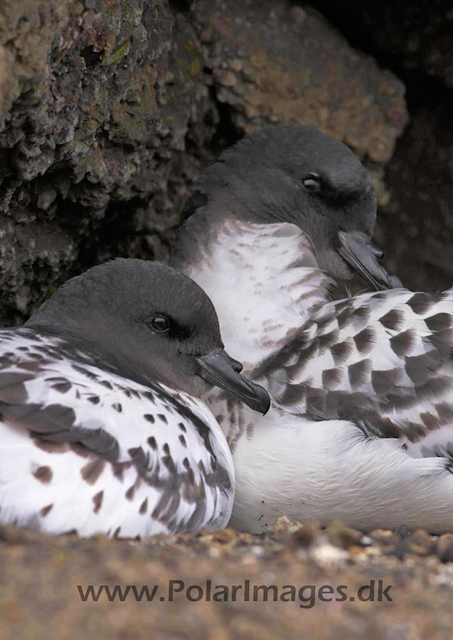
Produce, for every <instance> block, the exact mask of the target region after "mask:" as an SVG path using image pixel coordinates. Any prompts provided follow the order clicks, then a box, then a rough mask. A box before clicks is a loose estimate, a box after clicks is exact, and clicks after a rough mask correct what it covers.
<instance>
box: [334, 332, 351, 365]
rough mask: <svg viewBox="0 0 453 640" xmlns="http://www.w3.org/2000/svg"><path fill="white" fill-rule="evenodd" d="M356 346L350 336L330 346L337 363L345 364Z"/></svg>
mask: <svg viewBox="0 0 453 640" xmlns="http://www.w3.org/2000/svg"><path fill="white" fill-rule="evenodd" d="M353 349H354V347H353V345H352V341H351V339H350V338H347V339H346V340H345V341H344V342H339V343H338V344H335V345H334V346H333V347H331V348H330V352H331V354H332V356H333V359H334V362H335V364H343V362H345V361H346V360H347V359H348V358H349V356H350V355H351V353H352V351H353Z"/></svg>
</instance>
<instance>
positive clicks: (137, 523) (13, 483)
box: [0, 329, 234, 537]
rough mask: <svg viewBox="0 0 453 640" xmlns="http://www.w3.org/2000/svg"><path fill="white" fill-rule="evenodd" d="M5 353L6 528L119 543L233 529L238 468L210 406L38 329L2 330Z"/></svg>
mask: <svg viewBox="0 0 453 640" xmlns="http://www.w3.org/2000/svg"><path fill="white" fill-rule="evenodd" d="M0 350H1V355H0V367H1V368H0V410H1V415H2V421H1V423H0V459H1V462H0V522H1V523H2V524H6V523H10V522H14V523H16V524H18V525H20V526H32V527H35V528H38V529H40V530H43V531H47V532H49V533H62V532H65V531H70V530H75V531H76V532H77V533H78V534H79V535H81V536H88V535H92V534H95V533H99V532H102V533H105V534H107V535H111V536H121V537H136V536H140V537H144V536H149V535H154V534H157V533H170V532H174V531H196V530H197V529H198V528H200V527H201V526H205V527H208V528H209V527H211V528H216V527H222V526H225V525H226V523H227V521H228V518H229V513H230V510H231V501H232V496H233V491H234V480H233V475H232V469H231V461H230V457H229V452H228V449H227V446H226V443H225V442H224V438H223V436H222V434H221V433H220V429H219V427H218V425H217V423H216V421H215V420H214V419H213V417H212V415H211V414H210V412H209V410H207V409H206V407H205V406H204V405H203V403H202V402H201V401H199V400H197V399H195V398H193V397H191V396H189V395H188V394H187V393H184V392H175V391H174V390H172V389H169V388H168V387H166V386H165V385H160V384H155V385H150V386H144V385H140V384H137V383H135V382H133V381H132V380H128V379H125V378H122V377H121V376H118V375H115V374H113V373H109V372H107V371H103V370H102V369H101V368H99V367H97V366H95V365H93V364H90V354H89V353H83V352H79V353H77V352H76V353H74V351H73V350H72V349H70V348H69V349H68V346H67V345H65V343H64V341H62V340H60V339H58V338H55V337H48V336H40V335H35V332H33V331H32V330H30V329H19V330H8V329H4V330H2V331H1V332H0Z"/></svg>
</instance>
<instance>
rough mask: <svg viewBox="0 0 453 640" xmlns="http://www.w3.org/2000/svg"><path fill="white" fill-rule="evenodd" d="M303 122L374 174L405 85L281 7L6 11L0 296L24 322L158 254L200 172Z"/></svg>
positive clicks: (114, 1)
mask: <svg viewBox="0 0 453 640" xmlns="http://www.w3.org/2000/svg"><path fill="white" fill-rule="evenodd" d="M289 121H292V122H311V123H313V124H316V125H317V126H319V127H320V128H321V129H322V130H324V131H325V132H327V133H330V134H331V135H334V136H336V137H338V138H339V139H341V140H344V141H346V142H347V143H348V144H350V145H351V146H352V148H353V149H354V150H355V151H356V152H357V153H358V154H359V155H360V156H361V157H362V158H363V159H364V160H365V161H366V162H367V163H368V164H369V166H370V169H371V170H372V172H373V174H374V176H375V177H376V184H377V186H378V190H379V193H380V196H381V201H385V199H386V197H387V195H386V190H385V187H384V183H383V181H382V175H383V169H384V166H385V165H386V163H388V161H389V159H390V158H391V157H392V154H393V152H394V148H395V142H396V139H397V138H398V136H400V135H401V133H402V131H403V129H404V125H405V123H406V109H405V101H404V86H403V84H402V83H401V82H400V81H399V80H398V79H397V78H396V77H395V76H394V75H393V74H392V73H390V72H389V71H386V70H383V69H381V68H380V67H379V66H378V64H377V63H376V62H375V61H374V60H373V59H372V58H370V57H367V56H365V55H363V54H362V53H360V52H358V51H356V50H354V49H353V48H351V46H350V45H349V44H348V42H347V41H346V40H345V38H344V37H343V36H341V35H340V34H339V33H338V32H337V31H336V30H335V29H333V28H332V27H331V26H329V24H328V23H327V22H326V21H325V20H324V19H323V18H322V17H321V16H320V15H319V14H316V13H315V12H314V11H312V10H311V9H309V8H305V9H303V8H301V7H297V6H296V7H292V6H291V5H290V4H287V3H286V2H284V1H283V0H282V2H273V1H270V0H264V1H262V0H261V1H260V0H248V1H245V2H244V1H243V0H242V1H239V0H229V1H228V2H220V1H219V0H214V1H209V0H199V1H198V2H184V1H182V0H179V1H177V0H173V1H171V0H84V2H81V1H75V0H22V1H21V2H17V0H3V2H2V3H1V5H0V292H1V295H2V302H3V304H2V309H1V312H0V318H1V320H2V321H3V322H6V323H9V322H14V321H17V322H20V321H22V320H23V319H24V317H26V316H27V315H28V314H29V313H30V311H31V310H32V309H33V308H34V307H35V306H36V305H37V304H38V303H39V302H40V301H41V300H42V299H43V298H44V297H46V296H47V295H48V294H49V293H50V292H51V291H52V290H53V288H54V287H55V286H56V285H58V284H59V283H60V282H61V281H63V280H64V279H66V278H67V277H68V276H69V275H73V274H75V273H77V272H79V271H81V270H83V269H85V268H87V267H88V266H90V265H92V264H95V263H96V262H99V261H103V260H105V259H107V258H109V257H112V256H115V255H128V256H141V257H145V258H153V257H154V258H158V259H165V258H166V256H167V254H168V246H169V242H170V241H171V238H172V236H173V233H174V229H175V227H176V226H177V224H178V216H179V211H180V209H181V205H182V202H183V200H184V198H185V197H186V196H187V194H188V192H189V189H190V186H191V184H192V183H193V181H194V180H195V179H196V177H197V175H198V173H199V171H200V168H201V167H202V166H204V165H205V164H206V163H207V162H208V161H209V160H210V159H212V158H213V157H214V155H215V154H216V153H218V151H219V150H220V149H221V148H222V147H223V146H225V145H226V144H229V143H231V142H233V141H234V140H235V139H237V138H238V137H239V136H240V135H242V134H243V133H244V132H245V131H250V130H252V129H256V128H259V127H262V126H265V125H269V124H273V123H277V122H289Z"/></svg>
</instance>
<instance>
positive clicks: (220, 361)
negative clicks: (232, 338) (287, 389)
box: [197, 348, 271, 414]
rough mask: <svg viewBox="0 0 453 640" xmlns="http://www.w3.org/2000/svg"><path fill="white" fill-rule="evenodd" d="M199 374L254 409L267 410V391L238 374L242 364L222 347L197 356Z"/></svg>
mask: <svg viewBox="0 0 453 640" xmlns="http://www.w3.org/2000/svg"><path fill="white" fill-rule="evenodd" d="M197 362H198V365H199V374H198V375H199V376H200V377H202V378H203V380H206V382H209V383H210V384H212V385H215V386H217V387H220V388H221V389H224V390H225V391H228V392H229V393H231V394H232V395H233V396H236V397H237V398H239V400H242V402H245V404H246V405H248V406H249V407H250V408H251V409H253V410H254V411H259V412H260V413H262V414H265V413H267V412H268V410H269V407H270V404H271V400H270V397H269V394H268V392H267V391H266V389H265V388H264V387H261V386H260V385H259V384H256V383H254V382H251V381H250V380H248V378H245V377H244V376H241V375H240V372H241V371H242V364H241V363H240V362H238V361H237V360H234V359H233V358H231V357H230V356H229V355H228V354H227V353H226V351H224V350H223V349H220V348H218V349H214V350H213V351H211V353H209V354H208V355H206V356H201V357H198V358H197Z"/></svg>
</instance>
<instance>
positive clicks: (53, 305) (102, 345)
mask: <svg viewBox="0 0 453 640" xmlns="http://www.w3.org/2000/svg"><path fill="white" fill-rule="evenodd" d="M25 326H26V327H28V328H31V329H34V330H35V331H37V332H44V333H50V334H52V335H56V336H59V337H61V338H63V339H64V340H65V342H66V343H67V344H69V345H70V346H71V347H74V348H76V349H77V350H79V351H82V352H85V353H88V354H89V355H90V356H91V357H92V358H93V361H94V364H98V365H99V366H101V367H102V366H103V367H106V368H110V369H112V370H113V371H115V372H116V373H118V374H120V375H122V376H125V377H128V378H130V379H133V380H136V381H138V382H141V383H144V384H148V383H155V382H163V383H164V384H167V385H168V386H170V387H172V388H175V389H179V390H184V391H187V392H189V393H193V394H195V395H201V394H202V393H205V392H206V391H208V390H209V389H211V388H212V386H213V385H216V386H219V387H221V388H223V389H225V390H226V391H228V392H229V393H231V394H232V395H234V396H236V397H237V398H239V399H240V400H242V401H243V402H245V403H246V404H248V405H249V406H250V407H251V408H252V409H255V410H257V411H260V412H262V413H266V411H267V409H268V408H269V403H270V401H269V396H268V394H267V392H266V391H265V390H264V389H263V388H262V387H260V386H259V385H257V384H254V383H252V382H250V381H249V380H247V379H246V378H245V377H243V376H241V375H240V372H241V369H242V365H241V364H240V363H239V362H237V361H236V360H233V359H232V358H230V356H228V354H227V353H226V352H225V351H224V348H223V346H224V345H223V342H222V338H221V336H220V330H219V323H218V319H217V314H216V311H215V309H214V306H213V304H212V302H211V300H210V299H209V297H208V296H207V295H206V293H205V292H204V291H203V290H202V289H201V288H200V287H199V286H198V285H197V284H196V283H195V282H193V280H191V279H190V278H188V277H187V276H185V275H183V274H182V273H178V272H177V271H175V270H174V269H171V268H170V267H168V266H166V265H163V264H160V263H158V262H151V261H146V260H136V259H123V258H119V259H116V260H114V261H111V262H107V263H105V264H102V265H98V266H96V267H93V268H92V269H89V270H88V271H86V272H85V273H83V274H82V275H80V276H77V277H75V278H72V279H71V280H68V281H67V282H66V283H65V284H64V285H63V286H62V287H60V288H59V289H58V290H57V291H56V292H55V293H54V294H53V295H52V296H51V297H50V298H49V299H48V300H47V301H46V302H45V303H44V304H43V305H42V306H41V307H40V309H38V311H37V312H36V313H35V314H34V315H33V316H32V317H31V318H30V319H29V320H28V321H27V323H26V325H25Z"/></svg>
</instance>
